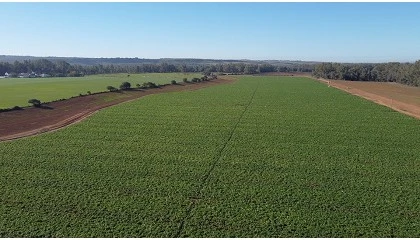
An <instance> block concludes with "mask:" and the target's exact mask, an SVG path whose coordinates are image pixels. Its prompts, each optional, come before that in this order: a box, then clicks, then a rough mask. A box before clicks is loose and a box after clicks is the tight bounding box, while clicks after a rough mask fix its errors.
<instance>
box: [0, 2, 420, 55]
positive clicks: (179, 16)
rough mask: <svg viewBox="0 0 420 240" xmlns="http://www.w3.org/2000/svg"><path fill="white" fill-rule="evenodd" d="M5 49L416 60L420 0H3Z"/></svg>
mask: <svg viewBox="0 0 420 240" xmlns="http://www.w3.org/2000/svg"><path fill="white" fill-rule="evenodd" d="M0 7H1V8H2V10H3V11H2V14H1V15H0V21H1V22H3V23H4V25H5V26H13V27H8V28H5V30H3V33H5V34H4V36H5V37H3V38H0V46H1V49H0V55H14V56H35V57H76V58H135V57H137V58H146V59H161V58H189V59H218V60H255V61H260V60H280V61H282V60H285V61H314V62H349V63H350V62H351V63H362V62H366V63H367V62H369V63H381V62H414V61H416V60H419V59H420V42H419V41H418V39H420V31H418V26H420V3H416V2H412V3H360V2H359V3H300V2H297V3H282V2H278V3H276V2H274V3H249V2H245V3H224V2H222V3H220V2H219V3H204V2H202V3H143V2H134V3H109V2H103V3H76V2H74V3H45V2H44V3H4V2H2V3H0Z"/></svg>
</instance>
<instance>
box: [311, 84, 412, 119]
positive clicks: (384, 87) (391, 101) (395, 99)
mask: <svg viewBox="0 0 420 240" xmlns="http://www.w3.org/2000/svg"><path fill="white" fill-rule="evenodd" d="M317 80H319V81H321V82H324V83H326V84H329V85H330V86H331V87H335V88H337V89H341V90H343V91H346V92H348V93H351V94H353V95H356V96H359V97H363V98H365V99H368V100H370V101H373V102H375V103H378V104H381V105H384V106H387V107H389V108H392V109H394V110H396V111H398V112H401V113H404V114H407V115H409V116H412V117H415V118H417V119H420V88H418V87H411V86H406V85H402V84H399V83H391V82H359V81H344V80H330V81H328V80H325V79H317Z"/></svg>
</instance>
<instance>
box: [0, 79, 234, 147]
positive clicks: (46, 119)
mask: <svg viewBox="0 0 420 240" xmlns="http://www.w3.org/2000/svg"><path fill="white" fill-rule="evenodd" d="M232 82H234V78H229V77H224V78H219V79H216V80H211V81H204V82H200V83H182V84H176V85H166V86H162V87H161V88H155V89H147V90H132V91H124V92H107V93H98V94H92V95H86V96H82V97H74V98H70V99H67V100H63V101H57V102H51V103H47V104H44V107H43V108H34V107H28V108H25V109H24V110H15V111H10V112H2V113H0V142H1V141H8V140H13V139H18V138H22V137H28V136H33V135H37V134H41V133H45V132H50V131H54V130H57V129H60V128H63V127H66V126H69V125H70V124H74V123H77V122H80V121H82V120H83V119H86V118H87V117H89V116H91V115H92V114H94V113H95V112H97V111H99V110H100V109H103V108H106V107H109V106H113V105H116V104H120V103H124V102H128V101H133V100H136V99H138V98H141V97H144V96H147V95H150V94H158V93H166V92H176V91H191V90H197V89H201V88H205V87H210V86H215V85H219V84H227V83H232Z"/></svg>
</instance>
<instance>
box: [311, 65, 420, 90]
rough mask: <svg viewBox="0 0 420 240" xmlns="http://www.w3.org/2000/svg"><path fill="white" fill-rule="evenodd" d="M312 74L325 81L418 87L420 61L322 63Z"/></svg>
mask: <svg viewBox="0 0 420 240" xmlns="http://www.w3.org/2000/svg"><path fill="white" fill-rule="evenodd" d="M312 74H313V75H314V76H315V77H321V78H326V79H342V80H349V81H375V82H397V83H402V84H407V85H412V86H420V60H419V61H416V62H415V63H399V62H389V63H376V64H345V63H322V64H318V65H316V66H315V69H314V71H313V73H312Z"/></svg>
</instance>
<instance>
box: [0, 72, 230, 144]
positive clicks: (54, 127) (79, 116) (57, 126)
mask: <svg viewBox="0 0 420 240" xmlns="http://www.w3.org/2000/svg"><path fill="white" fill-rule="evenodd" d="M220 80H222V81H224V82H220V83H216V84H211V85H209V84H203V85H201V84H200V85H197V86H196V88H191V89H179V90H175V91H169V92H164V91H160V90H157V91H156V92H153V93H150V92H148V91H146V92H144V95H140V96H137V97H135V98H132V99H126V100H123V101H118V100H116V101H113V102H109V103H104V104H103V105H98V106H94V107H91V108H87V109H85V110H83V111H80V112H78V113H76V114H75V115H72V116H69V117H68V118H66V119H63V120H61V121H59V122H56V123H54V124H50V125H44V126H42V127H38V128H34V129H32V130H27V131H23V132H18V133H15V134H10V135H4V136H0V142H8V141H13V140H17V139H21V138H28V137H33V136H38V135H40V134H44V133H50V132H54V131H58V130H61V129H63V128H65V127H68V126H71V125H73V124H76V123H80V122H82V121H83V120H85V119H87V118H89V117H90V116H92V115H94V114H95V113H97V112H98V111H100V110H102V109H105V108H108V107H111V106H117V105H120V104H124V103H128V102H132V101H136V100H139V99H140V98H143V97H146V96H149V95H156V94H162V93H171V92H188V91H196V90H199V89H203V88H207V87H212V86H217V85H221V84H231V83H234V82H235V81H236V80H235V79H224V78H221V79H220ZM210 83H214V82H211V81H210Z"/></svg>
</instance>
